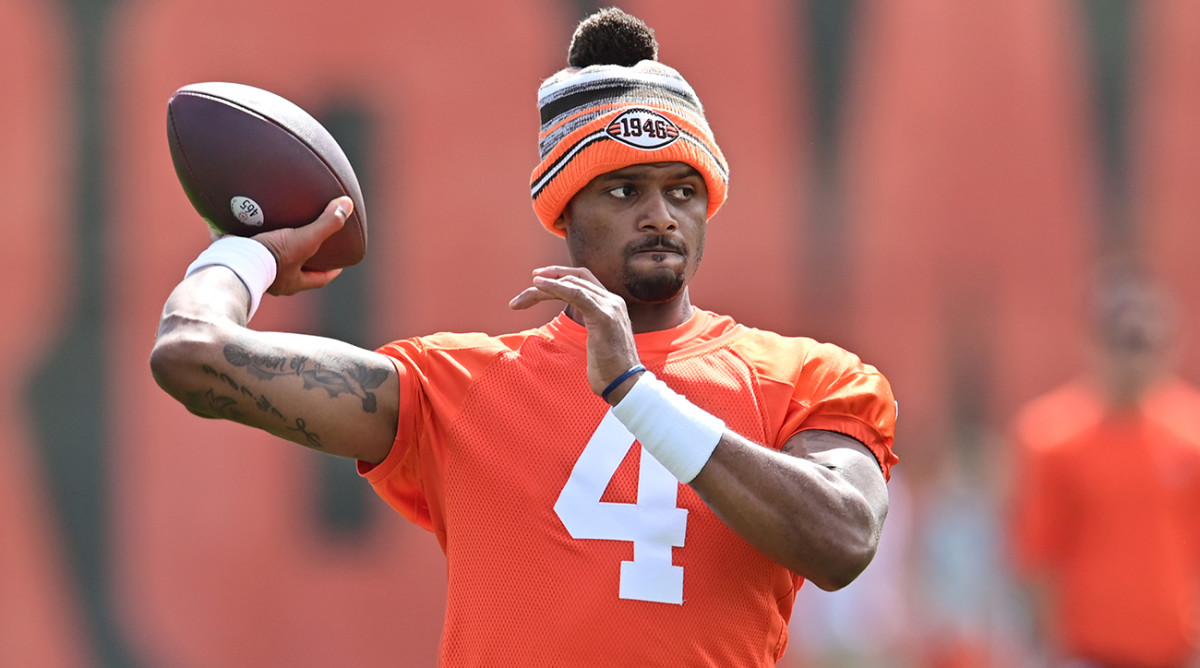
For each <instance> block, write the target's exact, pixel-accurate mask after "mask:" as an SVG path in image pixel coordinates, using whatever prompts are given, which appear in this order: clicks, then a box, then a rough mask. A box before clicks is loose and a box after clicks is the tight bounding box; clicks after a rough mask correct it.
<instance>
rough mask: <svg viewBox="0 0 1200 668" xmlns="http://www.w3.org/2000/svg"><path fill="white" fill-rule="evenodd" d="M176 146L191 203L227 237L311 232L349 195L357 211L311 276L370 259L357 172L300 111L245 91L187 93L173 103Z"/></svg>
mask: <svg viewBox="0 0 1200 668" xmlns="http://www.w3.org/2000/svg"><path fill="white" fill-rule="evenodd" d="M167 141H168V143H169V144H170V148H171V160H172V162H174V164H175V174H176V176H178V177H179V183H180V184H181V185H182V186H183V191H184V193H185V194H186V195H187V198H188V200H189V201H190V202H191V203H192V206H193V207H195V209H196V211H197V212H199V214H200V216H201V217H202V218H204V220H205V221H207V222H208V224H209V225H211V226H212V227H214V228H216V229H217V230H218V231H220V232H221V233H223V234H234V235H237V236H242V237H249V236H253V235H255V234H258V233H259V232H266V231H268V230H275V229H279V228H284V227H299V226H301V225H306V224H308V223H311V222H312V221H314V220H316V219H317V217H318V216H320V215H321V212H322V211H324V210H325V207H326V205H328V204H329V201H330V200H332V199H333V198H335V197H340V196H342V195H348V196H349V197H350V198H351V199H352V200H353V201H354V212H353V213H351V214H350V217H349V218H348V219H347V220H346V224H345V226H344V227H343V228H342V229H340V230H338V231H337V233H335V234H334V235H333V236H332V237H330V238H329V239H328V240H326V241H325V243H324V244H322V246H321V248H320V249H319V250H318V251H317V252H316V254H315V255H313V257H312V258H311V259H310V260H309V261H308V262H307V263H305V268H306V269H314V270H324V269H335V268H338V267H347V266H350V265H353V264H357V263H358V262H360V261H361V260H362V259H363V257H364V256H365V255H366V251H367V218H366V208H365V207H364V206H363V198H362V192H361V189H360V188H359V185H358V178H357V177H356V176H355V175H354V169H353V168H352V167H351V165H350V161H349V159H347V158H346V154H345V152H343V151H342V148H341V146H339V145H338V143H337V141H336V140H335V139H334V138H333V136H332V135H331V134H330V133H329V131H328V130H327V129H326V128H325V127H324V126H322V125H321V123H319V122H318V121H317V120H316V119H315V118H313V117H312V116H311V115H309V113H308V112H306V111H304V110H303V109H301V108H300V107H299V106H297V105H296V104H294V103H293V102H291V101H289V100H287V99H285V98H283V97H281V96H279V95H276V94H275V93H272V92H270V91H266V90H263V89H261V88H255V87H253V86H247V85H244V84H237V83H227V82H207V83H196V84H191V85H188V86H184V87H182V88H180V89H179V90H177V91H175V93H174V95H172V96H171V99H170V100H169V101H168V103H167Z"/></svg>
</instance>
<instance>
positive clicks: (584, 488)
mask: <svg viewBox="0 0 1200 668" xmlns="http://www.w3.org/2000/svg"><path fill="white" fill-rule="evenodd" d="M635 440H636V439H635V438H634V437H633V434H631V433H629V430H628V429H626V428H625V425H623V424H621V423H620V421H618V420H617V418H616V417H614V416H613V414H612V413H611V412H610V413H608V414H606V415H605V416H604V420H602V421H601V422H600V426H598V427H596V431H595V432H594V433H593V434H592V438H591V439H590V440H589V441H588V443H587V446H586V447H584V449H583V452H582V453H580V455H579V459H578V460H577V461H576V462H575V468H574V469H572V470H571V477H570V478H568V479H567V484H566V485H564V486H563V488H562V492H560V493H559V495H558V501H557V502H556V503H555V504H554V512H555V513H557V514H558V517H559V519H560V520H562V523H563V525H564V526H565V527H566V528H567V531H568V532H570V534H571V537H572V538H577V539H583V540H623V541H631V542H633V561H622V562H621V590H620V592H619V594H618V595H619V596H620V597H621V598H625V599H633V600H638V601H656V602H659V603H675V604H678V605H682V604H683V567H682V566H675V565H674V564H672V563H671V548H672V547H683V539H684V534H685V533H686V529H687V512H688V511H687V510H686V509H684V508H677V507H676V506H675V504H676V502H677V498H676V496H677V494H678V492H679V481H678V480H676V479H675V476H673V475H671V474H670V473H669V472H668V471H667V470H666V469H665V468H663V466H662V464H659V463H658V460H657V459H655V458H654V457H653V456H652V455H651V454H650V453H648V452H646V451H645V450H642V453H641V462H642V463H641V468H640V470H639V471H638V494H637V503H609V502H605V501H601V500H600V497H601V496H602V495H603V494H604V490H605V489H606V488H607V487H608V483H609V481H610V480H611V479H612V477H613V475H614V474H615V473H616V472H617V468H618V467H619V466H620V465H621V462H622V461H623V460H624V459H625V455H627V454H628V453H629V448H630V447H632V446H633V443H634V441H635Z"/></svg>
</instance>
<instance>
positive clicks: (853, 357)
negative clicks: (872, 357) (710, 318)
mask: <svg viewBox="0 0 1200 668" xmlns="http://www.w3.org/2000/svg"><path fill="white" fill-rule="evenodd" d="M730 345H731V347H732V348H733V349H734V350H736V351H737V353H738V354H739V355H741V356H742V357H743V358H744V359H745V360H746V362H747V363H748V364H751V365H752V366H753V367H754V368H755V369H756V370H757V371H758V372H759V374H760V375H762V376H765V377H769V378H773V379H775V380H780V381H794V380H795V379H797V378H799V377H802V376H804V377H810V378H812V377H838V376H844V375H854V374H863V375H868V376H878V377H880V378H882V377H883V374H882V373H880V371H879V369H877V368H876V367H875V366H873V365H871V364H867V363H866V362H864V361H863V360H862V359H861V358H860V357H859V356H858V355H857V354H855V353H853V352H851V351H849V350H847V349H846V348H843V347H842V346H839V345H837V344H834V343H828V342H822V341H817V340H815V339H812V338H809V337H806V336H788V335H784V334H779V333H777V332H772V331H769V330H764V329H757V328H754V327H746V326H739V330H738V331H737V334H736V336H734V337H732V339H731V342H730Z"/></svg>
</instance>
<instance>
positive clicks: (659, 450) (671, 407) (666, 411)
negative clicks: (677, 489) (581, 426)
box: [612, 371, 725, 484]
mask: <svg viewBox="0 0 1200 668" xmlns="http://www.w3.org/2000/svg"><path fill="white" fill-rule="evenodd" d="M612 412H613V415H615V416H616V417H617V419H618V420H620V421H621V424H623V425H625V428H626V429H628V430H629V433H631V434H633V436H634V437H635V438H637V440H639V441H641V442H642V447H644V448H645V449H646V451H647V452H649V453H650V454H652V455H654V458H655V459H657V460H658V461H659V463H661V464H662V465H663V467H664V468H666V469H667V470H668V471H670V472H671V475H673V476H675V477H676V478H678V479H679V481H680V482H682V483H684V484H687V483H689V482H691V481H692V480H693V479H694V478H695V477H696V476H697V475H699V473H700V469H702V468H704V465H705V464H706V463H708V459H709V457H712V453H713V450H715V449H716V448H717V443H718V442H720V440H721V435H722V434H723V433H725V423H724V422H723V421H722V420H721V419H720V418H718V417H716V416H715V415H713V414H712V413H709V412H707V411H704V410H701V409H700V408H699V407H698V406H696V405H695V404H693V403H692V402H690V401H688V400H687V399H686V398H685V397H683V396H682V395H680V394H677V393H676V392H675V391H673V390H672V389H671V388H669V387H667V384H666V383H664V382H662V381H661V380H659V379H657V378H655V377H654V374H652V373H650V372H649V371H647V372H645V373H643V374H642V375H641V376H640V377H639V378H638V379H637V382H636V383H634V385H633V387H632V388H631V389H630V390H629V393H628V394H626V395H625V396H624V397H622V398H621V401H620V402H619V403H618V404H617V405H616V406H613V407H612Z"/></svg>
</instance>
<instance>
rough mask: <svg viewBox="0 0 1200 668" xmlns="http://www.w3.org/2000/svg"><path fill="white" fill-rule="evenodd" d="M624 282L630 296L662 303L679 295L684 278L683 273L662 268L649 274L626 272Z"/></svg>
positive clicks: (653, 302) (651, 302)
mask: <svg viewBox="0 0 1200 668" xmlns="http://www.w3.org/2000/svg"><path fill="white" fill-rule="evenodd" d="M624 284H625V290H626V291H628V292H629V296H630V297H633V298H634V299H636V300H638V301H639V302H644V303H647V304H662V303H664V302H669V301H671V300H672V299H674V298H675V297H676V296H678V295H679V293H680V291H682V290H683V286H684V279H683V274H682V273H679V272H675V271H669V270H666V269H660V270H658V271H655V272H654V273H653V274H651V275H649V276H633V275H630V273H629V272H626V273H625V277H624Z"/></svg>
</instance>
